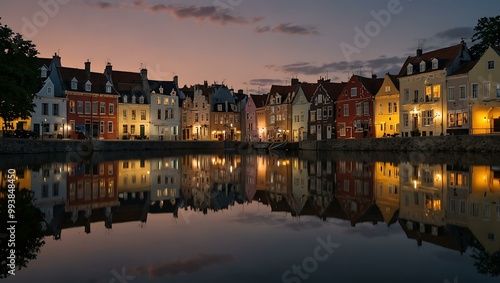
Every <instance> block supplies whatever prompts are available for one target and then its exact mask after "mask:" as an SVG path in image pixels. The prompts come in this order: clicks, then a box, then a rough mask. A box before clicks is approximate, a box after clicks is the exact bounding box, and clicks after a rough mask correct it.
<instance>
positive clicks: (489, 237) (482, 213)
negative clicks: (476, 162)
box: [466, 166, 500, 254]
mask: <svg viewBox="0 0 500 283" xmlns="http://www.w3.org/2000/svg"><path fill="white" fill-rule="evenodd" d="M471 176H472V178H471V188H472V191H471V193H470V194H469V198H468V200H467V201H468V203H467V204H468V207H467V211H466V213H467V218H468V221H467V223H468V228H469V229H470V230H471V231H472V233H473V234H474V236H475V237H476V238H477V240H478V241H479V242H480V243H481V245H482V246H483V247H484V250H485V251H486V252H487V253H489V254H494V253H497V252H500V167H499V166H472V167H471Z"/></svg>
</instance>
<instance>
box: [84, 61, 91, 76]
mask: <svg viewBox="0 0 500 283" xmlns="http://www.w3.org/2000/svg"><path fill="white" fill-rule="evenodd" d="M85 74H86V75H87V80H90V61H89V60H88V59H87V62H85Z"/></svg>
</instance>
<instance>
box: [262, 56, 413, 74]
mask: <svg viewBox="0 0 500 283" xmlns="http://www.w3.org/2000/svg"><path fill="white" fill-rule="evenodd" d="M405 60H406V57H396V56H393V57H386V56H381V57H379V58H376V59H372V60H368V61H359V60H358V61H351V62H349V61H339V62H331V63H324V64H314V63H309V62H297V63H292V64H288V65H283V66H274V65H268V66H266V67H267V68H269V69H274V70H276V71H282V72H286V73H289V74H294V75H299V74H302V75H323V74H325V73H327V72H333V73H345V72H349V73H358V72H359V70H360V69H361V71H362V72H363V71H364V72H365V73H366V72H373V73H384V74H385V73H387V72H389V73H391V74H397V73H399V70H400V68H401V66H402V65H403V63H404V61H405Z"/></svg>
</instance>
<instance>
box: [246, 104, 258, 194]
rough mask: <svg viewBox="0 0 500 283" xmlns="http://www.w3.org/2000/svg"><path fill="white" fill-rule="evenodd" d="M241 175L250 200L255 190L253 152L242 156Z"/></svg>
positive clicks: (255, 161)
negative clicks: (242, 169)
mask: <svg viewBox="0 0 500 283" xmlns="http://www.w3.org/2000/svg"><path fill="white" fill-rule="evenodd" d="M247 105H248V104H247ZM242 161H243V164H242V166H243V168H244V171H243V176H242V186H243V188H242V189H243V190H244V192H245V195H246V197H247V198H248V201H251V200H252V199H253V197H254V195H255V192H256V191H257V162H258V161H257V156H256V155H254V154H251V155H245V156H242Z"/></svg>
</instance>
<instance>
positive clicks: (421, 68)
mask: <svg viewBox="0 0 500 283" xmlns="http://www.w3.org/2000/svg"><path fill="white" fill-rule="evenodd" d="M425 67H426V64H425V61H422V62H420V72H425Z"/></svg>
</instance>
